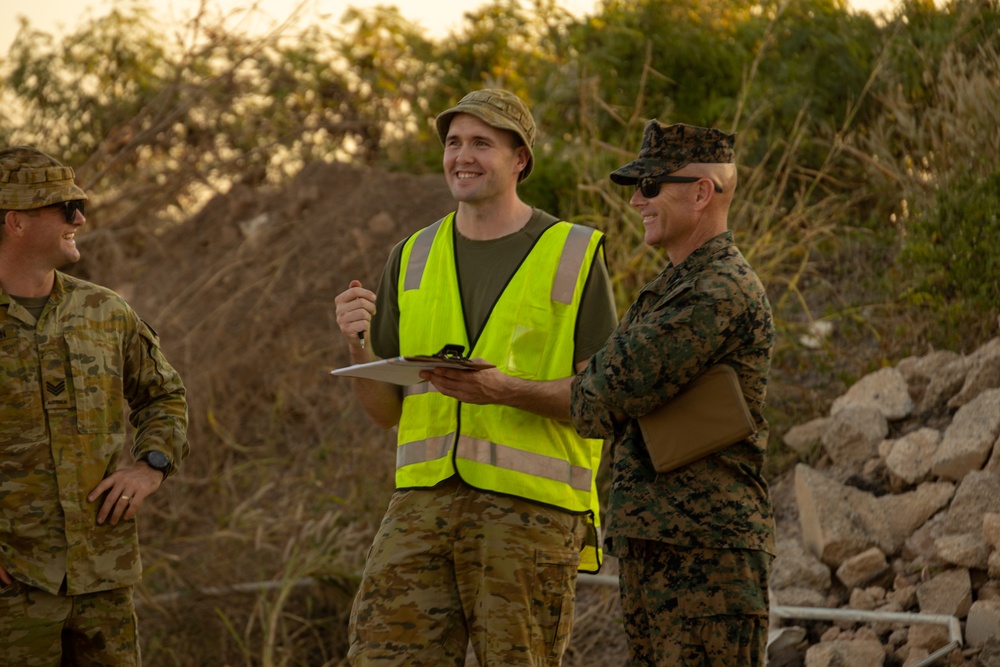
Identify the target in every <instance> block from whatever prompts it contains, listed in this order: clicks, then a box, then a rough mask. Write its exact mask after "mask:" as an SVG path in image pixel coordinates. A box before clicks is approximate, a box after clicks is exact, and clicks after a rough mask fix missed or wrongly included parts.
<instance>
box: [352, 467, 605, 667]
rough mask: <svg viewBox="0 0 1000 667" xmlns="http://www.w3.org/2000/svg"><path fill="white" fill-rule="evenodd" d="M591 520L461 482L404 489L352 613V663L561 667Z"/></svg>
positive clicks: (383, 529)
mask: <svg viewBox="0 0 1000 667" xmlns="http://www.w3.org/2000/svg"><path fill="white" fill-rule="evenodd" d="M586 535H587V524H586V521H585V520H584V519H583V518H582V517H578V516H575V515H572V514H569V513H566V512H562V511H559V510H556V509H553V508H549V507H543V506H541V505H537V504H534V503H530V502H527V501H525V500H520V499H518V498H512V497H509V496H504V495H499V494H492V493H484V492H481V491H477V490H474V489H472V488H470V487H469V486H468V485H466V484H464V483H462V482H459V481H458V480H456V479H452V480H448V481H447V482H444V483H443V484H441V485H439V486H437V487H435V488H433V489H419V490H409V491H397V492H396V493H394V494H393V496H392V499H391V501H390V503H389V508H388V510H387V511H386V515H385V518H384V519H383V520H382V525H381V526H380V527H379V531H378V533H377V535H376V536H375V541H374V543H373V544H372V547H371V550H370V551H369V553H368V560H367V562H366V564H365V570H364V574H363V577H362V582H361V587H360V590H359V591H358V595H357V597H356V598H355V600H354V607H353V609H352V611H351V621H350V641H351V648H350V652H349V654H348V658H349V661H350V663H351V664H352V665H359V666H362V667H367V666H368V665H378V666H379V667H388V666H390V665H398V666H400V667H402V666H404V665H405V666H406V667H442V666H445V665H455V666H456V667H461V666H462V665H464V664H465V656H466V653H467V651H468V646H469V643H470V641H471V644H472V647H473V650H474V651H475V654H476V658H477V659H478V660H479V664H481V665H484V666H490V665H503V666H504V667H519V666H522V665H524V666H538V667H556V666H558V665H559V664H560V662H561V661H562V655H563V653H564V651H565V650H566V646H567V644H568V643H569V636H570V631H571V629H572V625H573V611H574V605H575V601H576V578H577V566H578V565H579V562H580V549H581V547H582V545H583V541H584V538H585V537H586Z"/></svg>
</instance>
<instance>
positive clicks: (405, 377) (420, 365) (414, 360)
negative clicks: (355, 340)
mask: <svg viewBox="0 0 1000 667" xmlns="http://www.w3.org/2000/svg"><path fill="white" fill-rule="evenodd" d="M430 368H453V369H456V370H463V371H481V370H483V369H484V368H494V365H493V364H491V363H489V362H485V361H473V360H471V359H465V358H461V357H454V356H452V357H442V356H435V355H429V356H416V357H393V358H392V359H379V360H378V361H370V362H368V363H367V364H355V365H353V366H347V367H345V368H337V369H335V370H332V371H330V375H339V376H344V377H357V378H366V379H368V380H379V381H381V382H391V383H393V384H399V385H408V384H417V383H420V382H425V381H426V380H424V379H423V378H421V377H420V371H424V370H428V369H430Z"/></svg>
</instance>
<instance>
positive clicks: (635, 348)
mask: <svg viewBox="0 0 1000 667" xmlns="http://www.w3.org/2000/svg"><path fill="white" fill-rule="evenodd" d="M773 341H774V323H773V321H772V318H771V308H770V304H769V302H768V300H767V295H766V294H765V292H764V287H763V285H761V283H760V280H759V279H758V277H757V275H756V274H755V273H754V272H753V270H752V269H751V268H750V265H749V264H748V263H747V262H746V260H745V259H744V257H743V255H742V254H741V253H740V251H739V250H738V249H737V248H736V245H735V244H734V243H733V236H732V232H729V231H726V232H724V233H722V234H720V235H719V236H717V237H715V238H714V239H711V240H710V241H708V242H707V243H706V244H705V245H703V246H702V247H700V248H699V249H697V250H695V251H694V252H693V253H691V255H689V256H688V257H687V259H685V260H684V261H683V262H682V263H681V264H680V265H678V266H673V265H671V264H668V266H667V267H666V269H664V271H663V272H662V273H660V275H659V276H657V277H656V278H655V279H654V280H653V281H652V282H650V283H649V284H648V285H646V286H645V287H644V288H643V289H642V291H641V292H640V294H639V296H638V298H637V299H636V301H635V303H633V304H632V306H631V307H630V308H629V310H628V312H627V313H626V314H625V317H624V318H623V319H622V321H621V323H620V324H619V325H618V328H617V329H616V330H615V332H614V333H613V334H612V335H611V337H610V338H609V339H608V342H607V343H606V345H605V347H604V348H603V349H602V350H601V351H599V352H597V353H596V354H595V355H594V356H593V357H591V360H590V364H589V365H588V366H587V368H586V369H584V371H583V372H582V373H580V374H579V375H578V376H577V377H576V378H575V379H574V381H573V385H572V403H571V413H572V420H573V423H574V425H575V426H576V428H577V429H578V430H579V431H580V433H581V434H582V435H584V436H586V437H613V438H614V440H613V443H612V445H611V491H610V495H609V498H608V510H607V521H606V524H605V525H606V535H607V539H606V541H605V544H606V547H607V549H608V551H609V553H611V554H613V555H618V553H617V551H618V549H617V546H618V545H619V544H620V543H621V541H622V540H623V539H626V538H635V539H642V540H653V541H660V542H666V543H669V544H674V545H677V546H686V547H695V548H706V549H760V550H764V551H767V552H768V553H771V554H773V553H774V518H773V515H772V511H771V502H770V496H769V493H768V487H767V483H766V481H765V480H764V477H763V475H762V473H761V468H762V465H763V462H764V449H765V446H766V444H767V434H768V428H767V422H766V421H765V420H764V416H763V409H764V397H765V393H766V389H767V375H768V371H769V369H770V359H771V348H772V345H773ZM720 363H722V364H728V365H730V366H732V367H733V369H734V370H735V371H736V373H737V375H738V376H739V378H740V384H741V386H742V388H743V394H744V396H745V397H746V400H747V404H748V405H749V407H750V412H751V414H752V415H753V418H754V420H755V422H756V423H757V427H758V430H757V433H756V434H755V435H754V436H752V437H751V438H749V439H747V440H744V441H742V442H739V443H736V444H734V445H732V446H730V447H728V448H726V449H724V450H722V451H721V452H719V453H717V454H713V455H711V456H707V457H705V458H703V459H701V460H699V461H695V462H694V463H691V464H689V465H687V466H684V467H682V468H679V469H677V470H674V471H672V472H670V473H664V474H657V473H656V471H655V470H654V469H653V464H652V461H651V460H650V457H649V453H648V452H647V450H646V446H645V443H644V441H643V439H642V433H641V431H640V430H639V425H638V422H637V421H636V418H638V417H640V416H642V415H645V414H647V413H649V412H651V411H652V410H653V409H655V408H657V407H659V406H660V405H662V404H663V403H665V402H666V401H668V400H670V399H671V398H672V397H673V396H675V395H676V394H677V393H678V392H680V391H681V389H683V387H684V386H685V385H686V384H687V383H688V382H690V381H691V380H692V379H694V378H695V377H696V376H698V375H700V374H701V373H702V372H703V371H705V370H706V369H708V368H709V367H710V366H713V365H715V364H720ZM613 412H614V413H622V414H625V415H627V416H628V417H629V419H628V421H627V423H625V424H624V425H623V426H621V427H619V428H618V429H617V430H616V428H615V424H614V422H613V420H612V413H613Z"/></svg>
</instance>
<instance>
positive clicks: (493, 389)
mask: <svg viewBox="0 0 1000 667" xmlns="http://www.w3.org/2000/svg"><path fill="white" fill-rule="evenodd" d="M420 377H422V378H423V379H425V380H429V381H430V383H431V384H433V385H434V386H435V387H436V388H437V390H438V391H440V392H441V393H442V394H444V395H445V396H450V397H451V398H454V399H457V400H459V401H462V402H463V403H475V404H476V405H495V404H502V403H503V400H502V398H503V397H505V396H509V395H510V393H511V390H512V389H513V384H514V378H512V377H510V376H509V375H505V374H504V373H502V372H501V371H499V370H497V369H496V368H485V369H483V370H481V371H463V370H458V369H452V368H433V369H430V370H426V371H421V372H420Z"/></svg>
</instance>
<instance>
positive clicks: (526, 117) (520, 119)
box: [434, 88, 535, 182]
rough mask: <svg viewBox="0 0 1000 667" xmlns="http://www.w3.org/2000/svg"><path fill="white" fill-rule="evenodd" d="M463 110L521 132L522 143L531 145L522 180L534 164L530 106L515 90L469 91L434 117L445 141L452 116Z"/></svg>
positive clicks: (486, 89)
mask: <svg viewBox="0 0 1000 667" xmlns="http://www.w3.org/2000/svg"><path fill="white" fill-rule="evenodd" d="M460 113H467V114H471V115H473V116H475V117H476V118H478V119H479V120H481V121H483V122H484V123H486V124H487V125H489V126H490V127H495V128H497V129H500V130H507V131H508V132H513V133H514V134H516V135H517V136H519V137H520V138H521V143H523V144H524V146H525V148H527V149H528V164H526V165H525V166H524V169H522V170H521V174H520V175H519V176H518V179H517V180H518V182H521V181H523V180H524V179H526V178H527V177H528V174H530V173H531V169H532V167H534V166H535V154H534V152H533V151H532V147H533V146H534V145H535V119H534V118H532V117H531V111H529V110H528V105H527V104H525V103H524V100H522V99H521V98H520V97H518V96H517V95H515V94H514V93H511V92H508V91H506V90H500V89H498V88H484V89H483V90H476V91H473V92H471V93H469V94H468V95H466V96H465V97H463V98H462V99H461V100H459V101H458V104H456V105H455V106H453V107H452V108H450V109H448V110H446V111H442V112H441V113H439V114H438V116H437V118H435V119H434V126H435V127H436V128H437V133H438V137H439V138H440V139H441V143H442V144H443V143H444V142H445V139H447V138H448V128H449V127H450V126H451V119H452V118H454V117H455V115H457V114H460Z"/></svg>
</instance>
